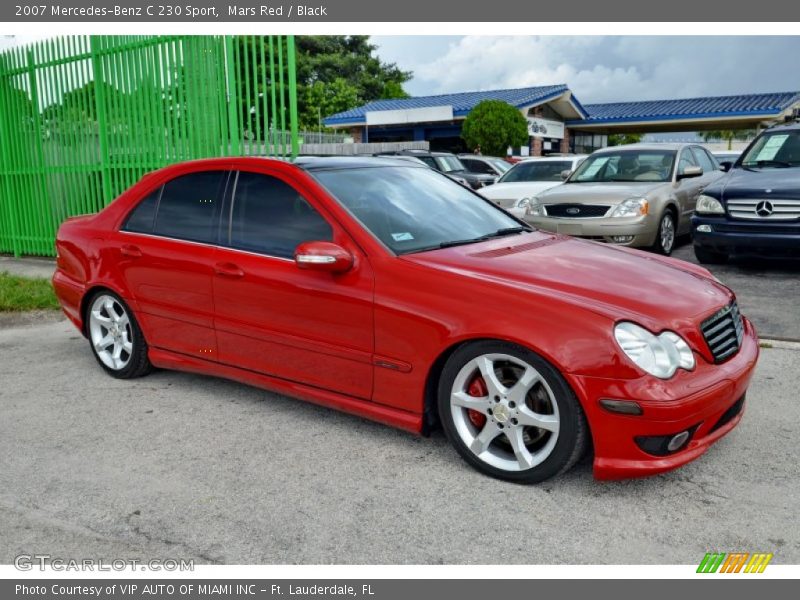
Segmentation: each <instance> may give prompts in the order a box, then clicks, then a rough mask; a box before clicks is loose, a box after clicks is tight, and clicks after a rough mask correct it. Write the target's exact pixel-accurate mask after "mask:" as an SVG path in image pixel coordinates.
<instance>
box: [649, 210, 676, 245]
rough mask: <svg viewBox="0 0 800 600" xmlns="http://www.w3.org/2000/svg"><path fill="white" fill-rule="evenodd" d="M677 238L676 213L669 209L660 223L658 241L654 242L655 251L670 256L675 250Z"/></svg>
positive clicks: (662, 216) (657, 234)
mask: <svg viewBox="0 0 800 600" xmlns="http://www.w3.org/2000/svg"><path fill="white" fill-rule="evenodd" d="M677 237H678V229H677V223H676V222H675V213H673V212H672V211H671V210H669V209H667V210H665V211H664V214H662V215H661V219H660V220H659V221H658V232H657V233H656V241H655V242H653V246H652V249H653V251H654V252H657V253H659V254H663V255H664V256H669V255H670V254H672V250H673V249H674V248H675V239H676V238H677Z"/></svg>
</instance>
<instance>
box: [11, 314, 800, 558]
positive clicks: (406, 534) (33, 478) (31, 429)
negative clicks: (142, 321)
mask: <svg viewBox="0 0 800 600" xmlns="http://www.w3.org/2000/svg"><path fill="white" fill-rule="evenodd" d="M798 348H799V347H798V346H796V345H791V344H780V343H778V344H775V346H774V347H772V348H766V349H764V350H763V353H762V359H761V362H760V365H759V367H758V372H757V374H756V376H755V378H754V382H753V385H752V387H751V390H750V394H749V396H748V407H747V413H746V415H745V417H744V419H743V421H742V423H741V425H740V426H739V427H738V428H737V429H735V430H734V431H733V432H732V433H731V434H730V435H729V436H727V437H726V438H724V439H723V440H721V441H720V442H719V443H718V444H717V445H716V446H714V447H712V448H711V450H710V451H709V452H708V453H707V454H706V455H704V456H703V457H702V458H700V459H699V460H698V461H696V462H694V463H692V464H690V465H688V466H686V467H685V468H682V469H680V470H678V471H675V472H672V473H668V474H665V475H661V476H657V477H653V478H649V479H643V480H631V481H622V482H604V483H600V482H596V481H594V480H593V479H592V476H591V466H590V463H589V462H588V461H584V462H583V463H582V464H579V465H578V466H577V467H576V468H575V469H574V470H573V471H571V472H570V473H568V474H567V475H565V476H562V477H560V478H558V479H555V480H550V481H548V482H546V483H544V484H541V485H539V486H534V487H526V486H518V485H513V484H508V483H503V482H500V481H496V480H493V479H489V478H487V477H484V476H481V475H480V474H478V473H477V472H475V471H474V470H473V469H471V468H470V467H468V466H467V465H466V464H464V463H463V462H462V461H461V460H460V459H459V458H458V456H457V455H456V453H455V452H454V451H453V450H452V449H451V448H450V446H449V445H448V444H447V442H446V440H445V439H444V438H443V436H442V435H441V433H436V434H434V435H433V437H432V438H430V439H425V438H419V437H415V436H413V435H409V434H406V433H403V432H400V431H396V430H394V429H391V428H388V427H384V426H381V425H377V424H373V423H371V422H368V421H364V420H362V419H358V418H355V417H350V416H347V415H344V414H341V413H337V412H335V411H332V410H328V409H324V408H320V407H317V406H313V405H310V404H306V403H303V402H300V401H295V400H291V399H288V398H284V397H281V396H276V395H274V394H270V393H268V392H264V391H261V390H258V389H254V388H250V387H246V386H243V385H239V384H236V383H231V382H227V381H222V380H216V379H211V378H206V377H200V376H195V375H187V374H181V373H175V372H165V371H162V372H157V373H155V374H153V375H151V376H149V377H146V378H144V379H139V380H134V381H119V380H115V379H112V378H110V377H108V376H107V375H105V374H104V373H103V372H102V371H101V369H100V368H99V367H98V366H97V364H96V363H95V360H94V358H93V357H92V355H91V353H90V350H89V347H88V345H87V343H86V341H85V340H84V339H82V338H81V337H80V336H79V335H78V333H77V332H76V331H75V330H74V329H73V328H72V326H71V325H70V324H69V323H67V322H65V321H59V322H51V323H43V324H34V325H31V324H28V325H9V324H7V325H6V327H5V328H2V329H0V353H1V354H2V357H3V359H2V361H1V362H0V378H1V379H2V381H3V386H2V388H0V404H2V406H3V419H2V420H0V456H1V457H2V459H0V461H2V467H0V563H9V562H11V561H12V560H13V558H14V556H15V555H17V554H20V553H47V554H50V555H52V556H62V557H95V558H97V557H104V558H111V557H114V558H117V557H119V558H143V557H180V558H193V559H195V560H196V561H197V562H198V563H234V564H243V563H247V564H255V563H312V564H313V563H331V562H336V563H520V564H523V563H529V564H530V563H678V564H691V563H695V564H696V563H697V562H698V561H699V560H700V559H701V558H702V556H703V555H704V553H705V552H706V551H708V550H725V551H733V550H743V551H753V550H760V551H769V552H774V553H775V559H774V562H775V563H797V562H798V561H800V525H798V521H797V518H796V517H797V514H798V513H800V477H799V475H800V466H799V465H798V463H797V458H796V452H794V450H793V447H794V446H793V444H794V440H796V439H797V438H798V435H800V405H798V403H797V402H796V400H795V388H796V386H797V381H796V373H797V371H798V364H800V349H798Z"/></svg>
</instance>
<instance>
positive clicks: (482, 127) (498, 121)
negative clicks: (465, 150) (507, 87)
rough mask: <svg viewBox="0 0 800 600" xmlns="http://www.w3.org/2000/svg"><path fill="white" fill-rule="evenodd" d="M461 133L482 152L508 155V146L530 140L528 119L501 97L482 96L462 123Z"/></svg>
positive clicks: (468, 144) (471, 145)
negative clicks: (486, 98) (488, 98)
mask: <svg viewBox="0 0 800 600" xmlns="http://www.w3.org/2000/svg"><path fill="white" fill-rule="evenodd" d="M461 137H462V138H463V139H464V141H465V142H466V143H467V146H468V147H470V148H476V147H477V146H480V147H481V152H482V153H483V154H488V155H490V156H505V155H506V151H507V149H508V147H509V146H512V147H516V146H522V145H524V144H527V143H528V137H529V136H528V121H527V120H526V119H525V117H523V116H522V113H521V112H520V111H519V110H517V109H516V108H514V107H513V106H511V105H510V104H508V103H507V102H503V101H502V100H483V101H482V102H480V103H478V105H477V106H476V107H475V108H473V109H472V110H471V111H470V113H469V115H467V118H466V119H464V124H463V125H462V127H461Z"/></svg>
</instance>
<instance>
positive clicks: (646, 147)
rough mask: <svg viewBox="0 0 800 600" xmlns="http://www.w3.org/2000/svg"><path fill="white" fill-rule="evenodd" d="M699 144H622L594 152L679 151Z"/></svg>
mask: <svg viewBox="0 0 800 600" xmlns="http://www.w3.org/2000/svg"><path fill="white" fill-rule="evenodd" d="M699 145H700V144H687V143H680V144H677V143H660V142H658V143H649V144H641V143H640V144H623V145H621V146H607V147H605V148H600V149H599V150H595V152H594V153H595V154H599V153H601V152H616V151H618V150H681V149H682V148H686V147H689V146H699Z"/></svg>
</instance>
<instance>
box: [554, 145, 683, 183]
mask: <svg viewBox="0 0 800 600" xmlns="http://www.w3.org/2000/svg"><path fill="white" fill-rule="evenodd" d="M674 163H675V151H674V150H619V151H617V152H614V151H609V152H602V153H599V154H594V155H592V156H590V157H589V158H587V159H586V160H585V161H584V162H583V164H582V165H581V166H580V167H578V168H577V169H576V170H575V172H574V173H573V174H572V176H571V177H570V178H569V179H568V180H567V183H607V182H617V183H620V182H632V181H637V182H638V181H654V182H659V181H669V180H670V178H671V177H672V167H673V165H674Z"/></svg>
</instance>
